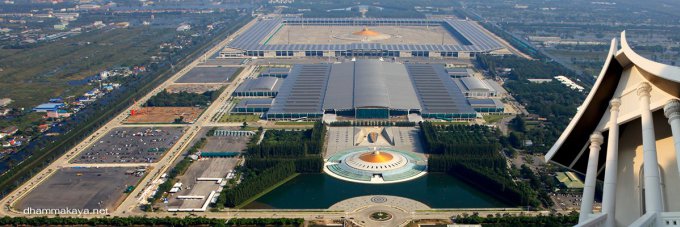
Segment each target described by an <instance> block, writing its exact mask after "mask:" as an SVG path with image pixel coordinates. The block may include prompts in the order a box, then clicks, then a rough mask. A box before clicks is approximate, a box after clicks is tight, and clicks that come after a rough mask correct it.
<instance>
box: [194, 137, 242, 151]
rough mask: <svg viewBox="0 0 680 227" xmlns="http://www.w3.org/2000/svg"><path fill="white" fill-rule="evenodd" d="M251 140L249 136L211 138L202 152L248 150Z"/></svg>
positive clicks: (208, 138)
mask: <svg viewBox="0 0 680 227" xmlns="http://www.w3.org/2000/svg"><path fill="white" fill-rule="evenodd" d="M249 140H250V137H249V136H242V137H234V136H210V137H207V143H206V144H205V146H204V147H203V149H201V151H208V152H238V151H243V150H244V149H246V145H247V144H248V141H249Z"/></svg>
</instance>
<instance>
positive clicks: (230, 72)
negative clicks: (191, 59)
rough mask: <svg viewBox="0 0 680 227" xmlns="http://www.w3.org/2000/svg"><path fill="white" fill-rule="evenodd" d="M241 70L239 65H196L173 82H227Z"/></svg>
mask: <svg viewBox="0 0 680 227" xmlns="http://www.w3.org/2000/svg"><path fill="white" fill-rule="evenodd" d="M241 70H243V68H240V67H196V68H193V69H191V71H189V72H188V73H187V74H186V75H184V76H182V77H180V78H179V79H178V80H177V81H175V83H228V82H231V79H232V78H234V76H236V75H238V73H239V72H241Z"/></svg>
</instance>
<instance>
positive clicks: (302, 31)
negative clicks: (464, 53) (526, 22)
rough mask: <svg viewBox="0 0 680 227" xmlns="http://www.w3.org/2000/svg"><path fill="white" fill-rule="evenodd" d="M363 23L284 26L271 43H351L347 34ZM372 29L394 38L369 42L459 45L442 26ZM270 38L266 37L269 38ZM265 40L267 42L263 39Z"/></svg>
mask: <svg viewBox="0 0 680 227" xmlns="http://www.w3.org/2000/svg"><path fill="white" fill-rule="evenodd" d="M363 28H364V27H363V26H316V25H314V26H308V25H305V26H291V25H287V26H284V27H283V28H282V29H281V30H279V32H278V33H276V34H274V36H273V38H272V39H271V40H269V42H268V43H267V44H348V43H357V42H358V41H354V40H345V39H341V38H338V37H344V36H347V35H348V34H352V33H353V32H357V31H361V29H363ZM368 29H370V30H373V31H376V32H380V33H382V34H385V35H390V36H391V38H388V39H384V40H376V41H365V42H366V43H382V44H448V45H459V44H460V43H459V41H458V40H456V38H454V37H453V36H451V34H450V33H449V32H447V31H446V30H445V29H444V28H442V27H441V26H429V27H427V26H369V27H368ZM265 40H266V39H265ZM263 42H264V41H263Z"/></svg>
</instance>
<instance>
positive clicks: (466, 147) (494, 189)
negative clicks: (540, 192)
mask: <svg viewBox="0 0 680 227" xmlns="http://www.w3.org/2000/svg"><path fill="white" fill-rule="evenodd" d="M420 128H421V136H422V138H423V142H424V144H425V146H426V147H427V152H428V153H430V154H432V155H430V157H429V158H428V168H429V171H430V172H444V173H448V174H451V175H454V176H456V177H458V178H460V179H462V180H464V181H466V182H468V183H470V184H472V185H475V186H477V187H478V188H480V189H482V190H485V191H488V192H489V193H491V194H492V195H496V196H497V197H498V198H499V199H502V200H505V201H506V202H509V203H511V204H516V205H523V206H532V207H538V206H540V205H541V203H540V201H539V200H538V199H537V196H536V192H535V191H534V190H532V189H531V188H530V187H529V186H528V185H526V184H524V183H522V182H519V183H515V182H514V181H513V180H512V178H511V176H510V173H509V171H508V170H507V164H506V160H505V157H504V156H503V155H502V154H501V152H500V147H501V146H500V143H499V141H500V140H499V138H500V137H502V136H501V135H500V134H499V132H498V131H497V130H495V129H492V128H489V127H487V126H483V125H448V126H436V125H433V124H432V123H430V122H423V123H421V125H420Z"/></svg>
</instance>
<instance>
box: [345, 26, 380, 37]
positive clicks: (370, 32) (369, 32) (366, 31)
mask: <svg viewBox="0 0 680 227" xmlns="http://www.w3.org/2000/svg"><path fill="white" fill-rule="evenodd" d="M352 34H354V35H360V36H369V37H372V36H381V35H382V34H381V33H380V32H376V31H373V30H370V29H368V28H367V27H364V29H361V31H358V32H353V33H352Z"/></svg>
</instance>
